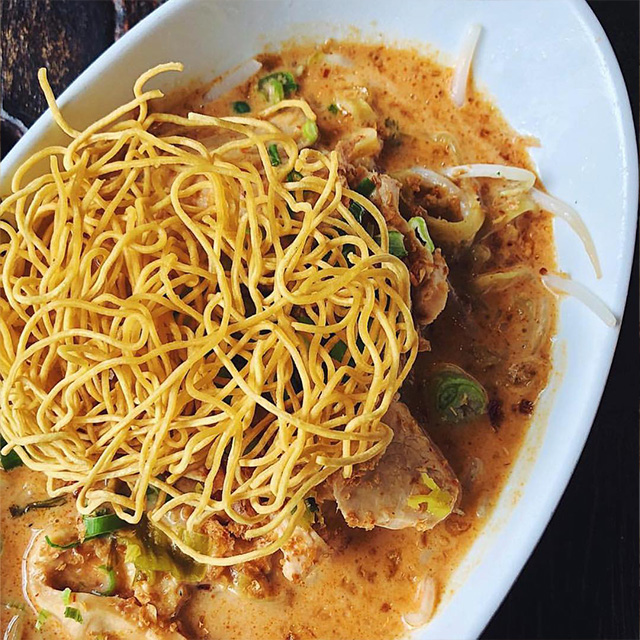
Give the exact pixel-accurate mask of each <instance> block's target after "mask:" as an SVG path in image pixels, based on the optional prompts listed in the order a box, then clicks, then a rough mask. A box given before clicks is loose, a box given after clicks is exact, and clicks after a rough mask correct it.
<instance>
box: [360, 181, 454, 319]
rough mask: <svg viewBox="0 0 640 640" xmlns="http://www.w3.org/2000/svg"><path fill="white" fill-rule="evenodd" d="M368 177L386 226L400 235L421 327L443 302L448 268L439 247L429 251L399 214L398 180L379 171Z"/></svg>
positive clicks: (415, 311)
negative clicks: (402, 237) (403, 244)
mask: <svg viewBox="0 0 640 640" xmlns="http://www.w3.org/2000/svg"><path fill="white" fill-rule="evenodd" d="M371 179H372V180H373V183H374V184H375V185H376V190H375V191H374V192H373V194H372V196H371V200H372V201H373V202H374V204H376V206H377V207H378V208H379V209H380V211H381V212H382V215H383V216H384V219H385V220H386V221H387V225H388V226H389V228H390V229H395V230H396V231H399V232H400V233H402V235H403V236H404V242H405V248H406V250H407V253H408V256H407V257H406V259H405V260H406V262H407V266H408V267H409V274H410V277H411V285H412V287H411V300H412V303H413V315H414V318H415V321H416V324H417V325H418V326H419V327H424V326H426V325H428V324H431V323H432V322H433V321H434V320H435V319H436V318H437V317H438V315H439V314H440V312H441V311H442V310H443V309H444V307H445V305H446V303H447V295H448V293H449V285H448V283H447V276H448V274H449V268H448V267H447V263H446V262H445V260H444V258H443V256H442V253H441V251H440V249H436V250H435V251H434V252H433V253H431V252H430V251H429V250H428V249H427V247H426V246H425V245H424V244H423V243H422V242H421V241H420V240H419V239H418V238H417V237H416V234H415V233H414V231H413V229H412V228H411V227H410V226H409V223H408V222H407V220H405V219H404V218H403V217H402V215H401V214H400V183H399V182H398V181H397V180H394V179H393V178H391V177H390V176H388V175H386V174H383V173H378V174H373V175H372V176H371Z"/></svg>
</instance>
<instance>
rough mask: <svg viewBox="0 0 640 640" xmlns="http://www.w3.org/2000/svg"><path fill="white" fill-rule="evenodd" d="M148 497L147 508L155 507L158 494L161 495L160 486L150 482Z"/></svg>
mask: <svg viewBox="0 0 640 640" xmlns="http://www.w3.org/2000/svg"><path fill="white" fill-rule="evenodd" d="M145 495H146V498H147V508H150V507H153V506H154V505H155V504H156V502H157V501H158V496H159V495H160V489H158V487H156V486H154V485H152V484H150V485H149V486H148V487H147V491H146V494H145Z"/></svg>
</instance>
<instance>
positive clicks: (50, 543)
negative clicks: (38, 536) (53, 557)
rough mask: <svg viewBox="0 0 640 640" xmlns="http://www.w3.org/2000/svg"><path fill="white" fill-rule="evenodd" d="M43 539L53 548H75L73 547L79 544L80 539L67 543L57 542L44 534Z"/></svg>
mask: <svg viewBox="0 0 640 640" xmlns="http://www.w3.org/2000/svg"><path fill="white" fill-rule="evenodd" d="M44 539H45V541H46V543H47V544H48V545H49V546H50V547H53V548H54V549H75V547H77V546H79V545H80V544H81V543H80V540H76V541H75V542H70V543H69V544H57V543H55V542H52V541H51V538H50V537H49V536H45V537H44Z"/></svg>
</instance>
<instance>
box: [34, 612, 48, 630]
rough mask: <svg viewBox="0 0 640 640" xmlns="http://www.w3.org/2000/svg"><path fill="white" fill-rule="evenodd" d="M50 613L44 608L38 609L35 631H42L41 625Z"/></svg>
mask: <svg viewBox="0 0 640 640" xmlns="http://www.w3.org/2000/svg"><path fill="white" fill-rule="evenodd" d="M50 615H51V614H50V613H49V612H48V611H47V610H46V609H40V613H38V619H37V620H36V631H42V627H44V623H45V622H46V621H47V618H48V617H49V616H50Z"/></svg>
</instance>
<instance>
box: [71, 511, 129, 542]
mask: <svg viewBox="0 0 640 640" xmlns="http://www.w3.org/2000/svg"><path fill="white" fill-rule="evenodd" d="M82 521H83V522H84V531H85V535H84V539H85V540H91V538H98V537H99V536H106V535H107V534H109V533H113V532H114V531H118V530H119V529H122V528H123V527H126V526H127V523H126V522H125V521H124V520H121V519H120V518H118V516H117V515H116V514H115V513H106V514H104V515H100V516H82Z"/></svg>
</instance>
